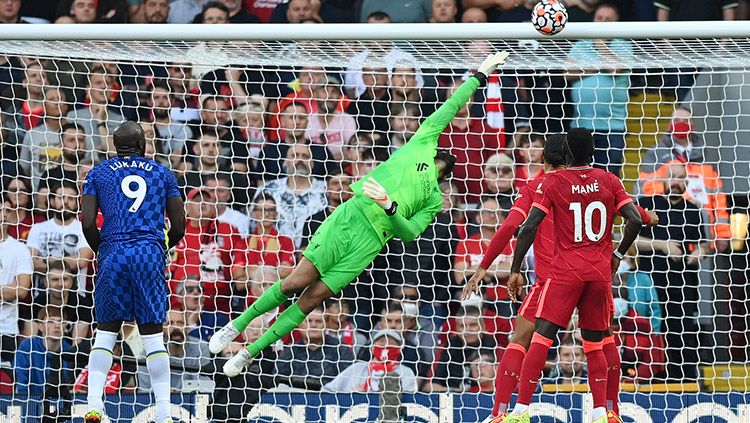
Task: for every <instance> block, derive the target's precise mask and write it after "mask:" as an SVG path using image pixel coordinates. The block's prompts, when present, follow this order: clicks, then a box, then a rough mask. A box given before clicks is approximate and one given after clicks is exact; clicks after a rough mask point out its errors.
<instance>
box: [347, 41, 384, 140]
mask: <svg viewBox="0 0 750 423" xmlns="http://www.w3.org/2000/svg"><path fill="white" fill-rule="evenodd" d="M365 53H368V52H367V51H365V52H363V53H360V55H364V57H362V58H361V62H362V63H358V62H357V61H355V60H354V59H355V58H352V61H351V62H350V63H349V67H348V68H347V70H346V80H345V81H346V86H347V88H348V89H349V90H352V91H353V94H354V98H355V100H354V101H353V102H352V103H351V105H350V106H349V108H348V110H347V111H348V112H349V114H351V115H352V116H356V117H357V127H359V130H360V131H364V132H373V131H374V132H378V133H381V134H388V132H389V131H390V126H389V122H388V116H390V114H391V113H390V110H389V109H390V106H389V102H390V100H391V98H390V92H389V91H388V87H389V85H388V70H387V69H386V68H375V67H362V66H363V63H364V61H365V59H366V58H367V56H368V55H369V54H365Z"/></svg>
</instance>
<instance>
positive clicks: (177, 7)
mask: <svg viewBox="0 0 750 423" xmlns="http://www.w3.org/2000/svg"><path fill="white" fill-rule="evenodd" d="M209 1H210V0H175V1H173V2H171V3H170V5H169V15H167V22H168V23H171V24H186V23H190V22H191V21H192V20H193V18H194V17H195V15H198V14H200V13H201V12H202V11H203V5H205V4H206V3H208V2H209Z"/></svg>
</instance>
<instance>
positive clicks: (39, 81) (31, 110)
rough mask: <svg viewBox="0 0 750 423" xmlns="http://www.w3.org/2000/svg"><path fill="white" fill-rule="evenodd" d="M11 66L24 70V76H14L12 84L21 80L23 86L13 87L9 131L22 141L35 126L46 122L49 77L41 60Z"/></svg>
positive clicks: (11, 64) (10, 63)
mask: <svg viewBox="0 0 750 423" xmlns="http://www.w3.org/2000/svg"><path fill="white" fill-rule="evenodd" d="M8 65H9V66H14V65H15V66H17V67H19V68H21V69H22V75H20V78H18V79H16V78H17V77H18V76H16V75H12V79H11V81H9V82H11V83H15V82H17V81H19V80H20V82H21V86H20V87H17V86H11V87H10V89H11V90H12V91H11V92H10V93H9V95H10V96H12V97H15V99H14V101H13V103H11V105H10V109H11V110H10V113H9V119H10V120H9V122H8V129H9V130H10V131H12V132H13V133H14V134H15V139H17V140H22V139H24V136H25V135H26V131H29V130H30V129H31V128H34V127H35V126H38V125H41V124H42V123H43V122H44V116H45V107H44V102H45V99H46V98H47V96H46V95H45V94H46V93H45V92H44V91H45V90H46V89H48V88H49V87H48V83H49V81H48V75H47V72H46V71H45V69H44V64H43V63H42V62H41V61H39V60H33V61H31V62H29V63H24V62H21V63H13V62H9V63H8Z"/></svg>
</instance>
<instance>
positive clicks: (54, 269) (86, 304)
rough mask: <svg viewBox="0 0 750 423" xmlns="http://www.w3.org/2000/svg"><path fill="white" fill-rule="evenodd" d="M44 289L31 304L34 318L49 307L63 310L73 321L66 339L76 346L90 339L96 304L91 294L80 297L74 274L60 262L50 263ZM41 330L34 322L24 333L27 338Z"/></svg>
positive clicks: (67, 327)
mask: <svg viewBox="0 0 750 423" xmlns="http://www.w3.org/2000/svg"><path fill="white" fill-rule="evenodd" d="M47 269H48V270H47V273H46V275H45V282H44V286H43V287H40V288H41V289H39V290H38V291H37V294H36V296H35V297H34V298H33V300H32V301H31V315H32V316H37V315H38V314H39V312H40V311H41V310H42V309H44V308H46V307H55V308H60V309H61V310H62V311H63V313H64V314H65V316H66V318H67V319H68V320H70V321H71V323H70V324H68V325H67V326H66V328H65V330H64V332H65V334H64V335H65V339H66V340H67V341H68V342H70V343H71V345H77V344H79V343H81V341H83V340H84V339H86V338H88V337H89V333H90V330H91V323H92V322H93V321H94V316H93V311H94V301H93V298H92V296H91V293H90V292H84V293H83V294H82V295H79V294H78V292H79V290H78V289H77V287H76V286H75V283H76V281H75V276H76V275H75V273H73V272H71V271H70V269H68V267H67V266H66V265H65V262H63V261H62V260H60V259H54V258H53V259H49V260H48V262H47ZM37 331H38V327H37V325H35V322H32V323H31V324H30V325H29V326H28V327H26V328H25V329H24V333H25V335H26V336H33V335H34V334H35V333H37Z"/></svg>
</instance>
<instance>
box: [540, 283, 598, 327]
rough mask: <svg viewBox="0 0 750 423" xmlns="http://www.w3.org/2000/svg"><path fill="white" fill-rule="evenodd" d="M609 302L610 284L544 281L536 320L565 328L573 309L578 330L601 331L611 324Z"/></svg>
mask: <svg viewBox="0 0 750 423" xmlns="http://www.w3.org/2000/svg"><path fill="white" fill-rule="evenodd" d="M612 301H613V300H612V283H611V282H610V281H591V282H574V281H563V280H557V279H555V280H552V279H547V283H546V284H545V287H544V290H543V291H542V297H541V299H540V300H539V310H537V312H536V317H537V318H538V319H544V320H547V321H549V322H552V323H554V324H556V325H558V326H560V327H563V328H566V327H568V323H569V322H570V317H571V316H572V315H573V310H574V309H575V308H576V307H577V308H578V327H579V328H581V329H588V330H600V331H603V330H607V329H609V326H610V324H611V322H612Z"/></svg>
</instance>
